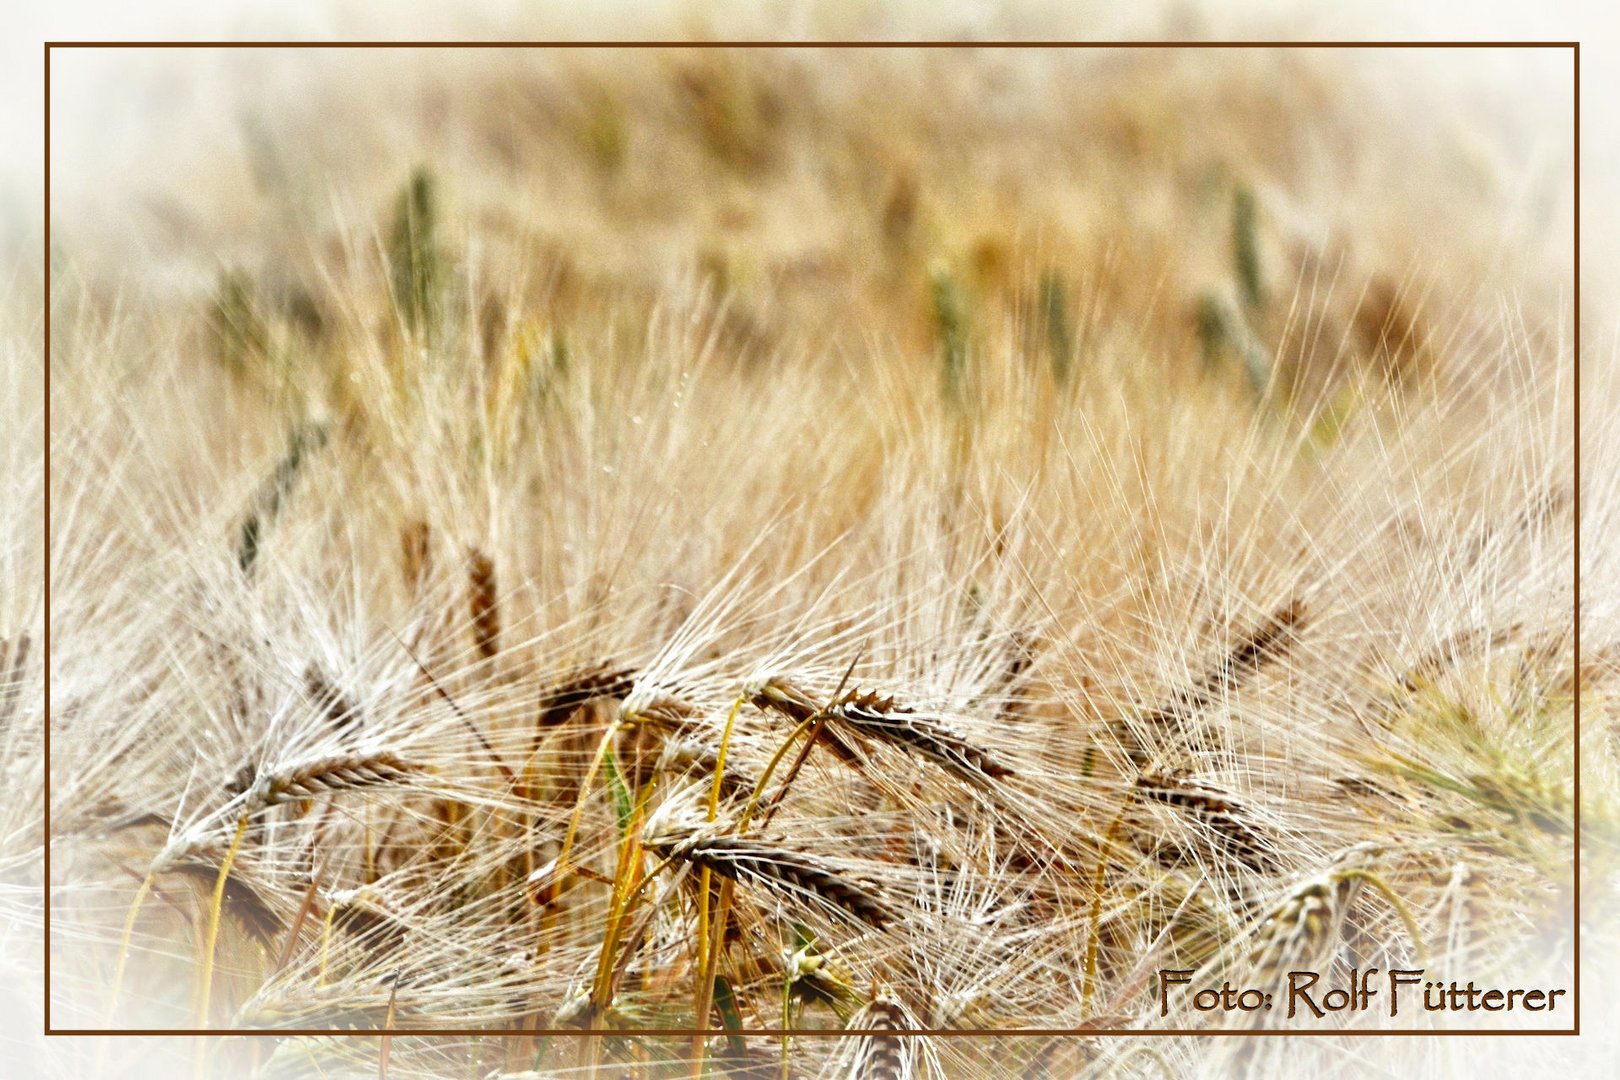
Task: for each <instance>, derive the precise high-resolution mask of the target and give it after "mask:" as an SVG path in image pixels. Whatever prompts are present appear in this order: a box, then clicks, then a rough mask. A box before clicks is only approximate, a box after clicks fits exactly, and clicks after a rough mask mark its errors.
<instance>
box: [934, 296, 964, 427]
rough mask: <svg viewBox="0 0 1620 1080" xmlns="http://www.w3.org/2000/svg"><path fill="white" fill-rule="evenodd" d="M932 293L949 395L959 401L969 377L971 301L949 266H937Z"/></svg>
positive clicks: (946, 387)
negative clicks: (968, 308)
mask: <svg viewBox="0 0 1620 1080" xmlns="http://www.w3.org/2000/svg"><path fill="white" fill-rule="evenodd" d="M929 284H930V294H931V296H932V297H933V301H934V326H935V329H936V331H937V332H938V335H939V356H940V369H941V375H942V380H943V385H944V389H945V396H946V398H947V399H949V400H950V401H953V402H956V403H958V404H960V403H961V401H962V391H963V382H964V381H965V380H966V378H967V337H968V316H967V302H966V298H965V297H964V296H963V295H962V287H961V286H960V285H959V284H957V282H956V279H955V278H954V277H952V276H951V273H950V271H949V270H944V269H940V270H935V271H934V273H933V276H932V278H931V280H930V283H929Z"/></svg>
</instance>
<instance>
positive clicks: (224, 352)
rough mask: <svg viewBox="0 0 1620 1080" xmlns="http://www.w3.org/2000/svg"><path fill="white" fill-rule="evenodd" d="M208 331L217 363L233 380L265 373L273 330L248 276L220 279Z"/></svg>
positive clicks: (235, 273)
mask: <svg viewBox="0 0 1620 1080" xmlns="http://www.w3.org/2000/svg"><path fill="white" fill-rule="evenodd" d="M208 329H209V336H210V344H211V345H212V354H213V357H214V359H215V360H216V361H217V362H218V363H219V365H220V366H221V367H223V368H224V369H225V370H227V371H229V372H230V373H231V374H232V375H233V376H236V377H239V378H240V377H241V376H244V375H247V374H250V373H254V372H257V371H259V370H260V369H262V367H263V365H264V363H265V361H266V359H267V358H268V357H269V354H270V328H269V326H268V325H267V324H266V323H265V319H264V315H263V314H262V313H261V312H260V311H259V305H258V301H257V298H256V297H255V296H254V293H253V283H252V282H251V281H249V280H248V277H247V275H246V274H243V273H241V272H240V271H231V272H230V273H227V274H225V275H223V276H222V277H221V278H220V280H219V284H218V285H217V286H216V287H215V289H214V301H213V306H212V308H211V310H210V311H209V319H208Z"/></svg>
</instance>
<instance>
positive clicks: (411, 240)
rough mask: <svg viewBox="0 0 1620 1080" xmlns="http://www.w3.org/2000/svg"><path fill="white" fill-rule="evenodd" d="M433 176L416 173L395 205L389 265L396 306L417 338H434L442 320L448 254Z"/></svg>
mask: <svg viewBox="0 0 1620 1080" xmlns="http://www.w3.org/2000/svg"><path fill="white" fill-rule="evenodd" d="M438 219H439V209H438V191H437V184H436V183H435V182H434V179H433V174H432V173H430V172H428V171H427V170H426V169H417V170H416V171H415V172H414V173H412V174H411V179H410V181H409V182H408V183H407V184H406V185H405V190H403V191H401V192H400V193H399V198H398V200H397V201H396V202H395V205H394V223H393V228H392V229H391V231H390V233H389V238H388V262H389V273H390V275H391V278H390V284H391V285H392V287H393V297H394V306H395V308H396V309H397V310H398V311H399V314H400V316H401V318H403V319H404V320H405V325H406V326H407V327H409V328H410V330H411V331H412V332H413V333H418V334H427V333H431V332H432V331H433V330H434V329H435V328H436V327H437V325H438V322H439V318H440V316H441V314H442V310H441V309H442V306H443V296H442V293H443V288H444V277H445V265H444V253H443V251H442V250H441V248H440V244H439V239H438V235H437V234H438V224H439V220H438Z"/></svg>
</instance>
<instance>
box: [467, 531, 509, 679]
mask: <svg viewBox="0 0 1620 1080" xmlns="http://www.w3.org/2000/svg"><path fill="white" fill-rule="evenodd" d="M467 607H468V611H469V613H470V614H471V616H472V631H473V645H474V647H475V648H477V650H478V655H479V656H480V657H482V658H483V659H485V660H490V659H493V658H494V656H495V654H496V653H498V652H500V649H501V645H500V637H501V609H500V603H499V595H498V593H497V590H496V584H495V563H494V561H493V560H491V559H490V557H489V556H488V555H486V554H484V553H483V552H482V551H480V550H478V549H477V548H473V549H471V550H469V551H468V553H467Z"/></svg>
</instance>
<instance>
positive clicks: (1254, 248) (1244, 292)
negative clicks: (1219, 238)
mask: <svg viewBox="0 0 1620 1080" xmlns="http://www.w3.org/2000/svg"><path fill="white" fill-rule="evenodd" d="M1258 216H1259V215H1258V210H1257V208H1256V204H1255V199H1254V191H1253V189H1251V188H1250V187H1248V185H1246V184H1239V185H1238V187H1237V189H1236V190H1235V191H1233V193H1232V272H1233V274H1234V275H1235V276H1236V277H1237V283H1238V290H1239V293H1240V295H1241V296H1242V297H1243V304H1244V306H1245V307H1246V308H1247V309H1248V310H1249V311H1250V312H1258V311H1259V310H1260V309H1261V307H1262V306H1264V304H1265V282H1264V280H1263V279H1262V277H1261V273H1260V239H1259V235H1258Z"/></svg>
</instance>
